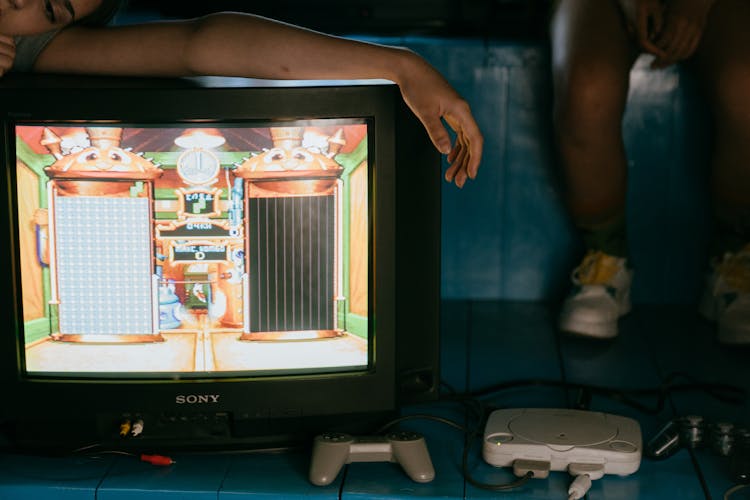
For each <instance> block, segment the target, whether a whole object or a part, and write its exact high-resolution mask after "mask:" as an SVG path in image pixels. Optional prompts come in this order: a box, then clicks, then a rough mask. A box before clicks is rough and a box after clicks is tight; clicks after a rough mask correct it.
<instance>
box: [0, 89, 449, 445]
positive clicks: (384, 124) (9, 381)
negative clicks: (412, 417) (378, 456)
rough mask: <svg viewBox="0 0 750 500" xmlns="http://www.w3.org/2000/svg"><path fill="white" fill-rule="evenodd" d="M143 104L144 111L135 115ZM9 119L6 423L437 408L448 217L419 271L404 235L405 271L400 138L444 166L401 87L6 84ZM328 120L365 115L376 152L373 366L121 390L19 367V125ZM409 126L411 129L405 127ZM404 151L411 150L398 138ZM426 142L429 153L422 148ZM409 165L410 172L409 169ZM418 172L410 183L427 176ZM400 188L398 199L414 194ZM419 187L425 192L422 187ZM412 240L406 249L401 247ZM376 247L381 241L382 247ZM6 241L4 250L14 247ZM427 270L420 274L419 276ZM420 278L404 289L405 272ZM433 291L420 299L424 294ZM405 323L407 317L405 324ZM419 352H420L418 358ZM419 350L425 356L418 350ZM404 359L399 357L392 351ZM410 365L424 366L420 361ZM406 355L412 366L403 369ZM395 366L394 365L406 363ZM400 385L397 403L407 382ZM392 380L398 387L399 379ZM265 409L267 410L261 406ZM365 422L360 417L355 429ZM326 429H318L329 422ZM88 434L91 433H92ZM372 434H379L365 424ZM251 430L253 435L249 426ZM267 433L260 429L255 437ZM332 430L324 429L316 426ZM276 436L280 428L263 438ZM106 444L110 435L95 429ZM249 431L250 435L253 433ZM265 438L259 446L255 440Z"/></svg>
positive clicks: (271, 418) (133, 385) (303, 416)
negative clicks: (433, 403) (433, 402)
mask: <svg viewBox="0 0 750 500" xmlns="http://www.w3.org/2000/svg"><path fill="white" fill-rule="evenodd" d="M136 104H137V105H136ZM0 109H1V110H2V111H1V112H0V113H1V114H0V120H1V121H2V134H3V135H2V137H3V139H2V140H3V142H4V145H3V151H4V154H3V160H4V162H5V165H6V168H5V171H4V173H3V176H2V181H0V182H2V189H3V192H5V193H6V194H7V199H6V203H4V205H3V212H2V214H1V215H0V224H2V234H3V235H4V237H5V238H4V239H5V241H6V242H7V243H6V244H5V245H2V248H1V249H0V259H1V260H2V261H4V262H9V263H10V265H9V266H8V272H6V273H4V274H3V278H2V280H3V281H2V283H3V285H4V287H5V288H6V290H9V291H10V297H11V307H5V308H3V310H4V311H5V312H4V313H3V317H4V319H5V321H4V324H6V325H10V326H11V329H12V330H13V334H12V335H5V336H4V337H3V338H2V339H1V340H0V385H2V386H3V387H4V389H5V390H4V393H5V397H4V400H5V404H4V405H3V407H4V408H5V410H0V421H3V420H5V421H6V422H10V423H11V424H13V423H19V422H30V423H32V424H33V423H40V424H43V423H45V422H47V423H51V422H53V421H55V420H58V421H59V420H65V421H73V422H80V425H81V426H83V425H89V426H90V425H94V426H96V425H100V424H98V423H96V422H94V421H95V420H101V416H102V415H105V416H107V417H111V416H112V415H121V414H124V413H126V412H130V413H136V414H137V413H138V412H142V413H144V414H148V415H151V416H154V415H159V416H163V415H164V414H167V413H170V412H184V411H186V409H185V408H184V407H181V406H179V405H177V403H176V402H175V401H176V397H177V396H178V395H184V394H186V393H189V394H196V393H210V394H221V397H220V398H219V402H218V403H213V404H210V405H205V406H206V407H200V405H196V406H199V407H194V408H191V409H190V410H189V411H191V412H193V413H198V414H201V413H209V414H211V415H215V414H220V413H223V412H229V413H230V414H231V415H232V419H233V420H234V421H240V420H242V421H246V422H249V423H251V424H257V423H259V422H261V421H262V422H276V423H279V422H281V427H282V428H283V426H284V425H286V423H289V424H292V425H296V424H299V423H300V422H301V421H304V422H305V425H303V426H307V425H308V424H309V423H310V422H313V421H318V423H317V424H314V426H322V425H327V423H332V422H334V420H332V419H331V417H334V416H342V417H343V418H342V419H341V420H340V421H341V422H348V423H352V422H354V421H357V420H361V421H363V422H364V421H367V422H370V420H371V418H370V417H373V416H375V415H390V414H392V413H393V412H394V411H396V410H397V408H398V403H399V402H400V401H401V402H403V401H404V400H406V401H407V402H408V401H409V400H412V399H414V400H422V399H433V398H434V397H435V396H436V394H437V387H438V380H437V379H438V375H437V374H438V363H439V361H438V350H437V349H438V348H437V343H438V335H439V332H438V312H439V239H438V240H437V241H434V237H435V235H436V234H437V235H439V217H436V218H435V220H427V221H424V228H426V230H428V231H429V233H424V234H429V237H430V238H433V241H427V242H424V241H423V242H422V243H427V244H430V243H432V245H430V246H431V247H432V248H429V249H427V250H426V251H425V252H424V254H425V257H424V260H423V261H422V264H421V267H420V264H417V263H415V262H414V261H413V260H411V257H413V256H415V255H419V254H420V253H419V251H418V250H414V249H413V248H412V244H413V243H414V244H416V243H418V241H412V239H413V240H418V239H419V238H420V237H421V236H420V235H421V234H422V233H420V232H419V230H417V231H407V230H405V229H402V230H401V231H400V232H399V235H398V237H399V239H400V240H404V241H400V242H399V244H402V245H403V246H405V247H406V246H407V245H408V250H407V252H406V257H405V258H404V259H403V261H402V262H401V263H400V264H399V265H398V266H397V263H396V245H397V231H396V224H397V221H396V210H397V198H398V197H399V196H397V186H396V161H397V147H399V146H398V145H397V142H398V141H397V137H396V136H397V135H403V136H404V137H405V138H408V140H413V139H414V138H416V141H417V142H416V143H414V142H412V143H411V144H407V145H402V146H400V147H401V151H402V150H404V149H405V148H406V147H408V148H410V149H414V151H415V152H412V153H410V154H409V155H407V156H408V157H409V158H412V159H416V160H419V161H422V160H425V161H427V162H429V163H430V165H429V166H430V168H431V167H432V166H436V167H438V168H439V164H440V159H439V155H438V154H437V153H436V152H435V151H434V150H433V148H432V146H431V145H430V143H429V140H428V139H426V134H424V131H423V130H422V128H421V126H420V125H419V123H418V121H417V120H416V119H415V118H414V117H413V115H410V113H409V112H408V110H406V108H405V106H404V104H403V102H402V100H401V98H400V94H399V92H398V88H397V87H396V86H395V85H394V84H392V83H391V82H386V81H346V82H338V81H332V82H329V81H305V82H297V81H281V82H279V81H265V80H249V79H243V78H231V79H227V78H211V77H204V78H181V79H141V78H108V77H67V76H65V77H64V76H46V75H31V76H26V75H16V76H12V77H7V78H4V79H3V81H2V82H0ZM321 118H365V119H368V120H370V121H371V123H372V128H371V130H369V131H368V136H369V148H370V153H371V154H370V155H369V161H370V162H371V163H372V167H371V170H370V173H371V174H372V175H371V178H370V181H369V182H370V195H371V196H372V198H371V200H370V201H371V203H370V206H371V214H370V223H371V224H372V227H371V232H370V235H371V236H370V237H371V239H372V243H371V249H374V250H373V251H374V254H373V256H374V261H372V260H371V262H370V266H371V267H370V294H369V295H370V297H369V300H370V307H371V309H370V310H371V311H374V313H373V314H371V315H370V318H371V323H373V324H374V323H377V325H376V331H375V336H374V337H373V342H372V359H373V365H372V367H371V368H370V369H368V370H366V371H359V372H354V373H348V372H343V373H332V374H312V375H294V376H269V377H265V376H264V377H259V378H254V377H247V378H245V377H242V378H231V379H224V378H206V379H195V378H188V379H182V380H140V379H139V380H112V379H97V380H93V379H90V378H86V379H83V380H81V379H76V378H75V377H70V378H63V377H61V378H49V377H34V376H27V375H25V374H24V373H22V372H21V371H20V369H19V367H21V366H22V359H21V356H22V351H23V348H24V346H23V342H22V338H23V335H22V332H21V329H22V328H23V317H22V312H21V296H20V293H19V292H20V276H19V269H18V261H19V255H18V250H17V245H16V244H15V239H14V238H16V237H17V228H16V227H15V224H16V223H17V222H16V219H15V213H16V206H15V197H16V196H15V193H14V192H13V191H14V185H15V184H14V182H15V168H14V166H15V162H16V157H15V136H14V133H13V127H14V124H15V123H19V122H21V123H25V124H28V123H29V122H40V123H43V122H55V123H60V122H66V123H68V122H74V121H75V122H78V121H80V122H81V123H84V122H89V123H92V122H93V123H95V122H100V123H128V124H149V123H154V124H168V123H175V124H179V123H183V124H188V123H189V124H198V123H201V124H204V125H206V124H210V123H217V122H218V123H226V122H232V123H240V122H242V121H267V122H279V123H281V122H284V121H286V120H307V119H321ZM407 122H409V123H408V125H407V124H406V123H407ZM402 142H404V143H405V142H406V140H402ZM420 145H421V146H420ZM401 168H404V166H403V165H402V166H401ZM420 173H425V172H420V171H417V172H416V173H413V174H410V175H412V176H414V175H420ZM433 175H434V178H433V176H430V175H428V176H426V178H425V181H424V185H423V186H421V190H423V191H424V192H425V193H427V194H426V197H425V200H426V203H424V204H423V205H424V206H421V207H420V209H421V210H424V213H426V214H430V213H432V212H433V211H434V210H435V209H436V208H437V209H439V190H440V187H439V180H435V179H439V177H440V175H439V171H437V172H434V173H433ZM406 184H410V183H406V182H404V183H403V184H402V186H401V187H400V189H401V190H402V195H401V197H403V196H407V195H406V194H403V193H404V190H406V189H413V188H414V186H411V185H409V186H407V185H406ZM418 189H419V188H418ZM407 239H409V241H405V240H407ZM375 242H377V244H375ZM8 243H9V244H8ZM416 269H420V271H416ZM404 272H405V273H406V275H405V276H403V278H405V279H407V280H419V279H420V278H422V282H423V283H410V285H409V286H405V287H402V288H401V289H400V290H399V289H397V286H396V277H397V274H398V273H404ZM425 284H426V285H427V286H429V287H430V288H429V289H428V290H424V288H423V285H425ZM418 290H423V292H421V293H420V294H419V297H418V298H417V299H416V302H415V304H416V307H418V308H419V311H418V312H419V314H422V316H423V318H422V319H421V320H415V319H413V318H411V316H412V313H411V312H410V311H409V312H407V311H406V309H405V306H402V307H401V309H399V310H397V306H396V303H397V301H399V302H403V300H404V299H405V300H409V298H408V297H406V296H405V295H406V294H412V293H413V292H414V291H418ZM407 317H410V318H411V319H407ZM397 321H403V322H404V328H403V330H402V332H401V333H400V334H399V335H402V336H407V335H410V334H409V332H408V331H405V330H406V329H407V325H406V323H409V325H408V329H409V330H412V327H413V326H414V325H421V326H422V327H423V328H420V329H419V331H416V332H415V333H414V334H413V336H412V337H409V338H408V339H406V338H404V341H403V342H402V345H400V346H397V336H396V335H397ZM420 346H421V347H420ZM422 347H423V348H422ZM397 351H399V352H397ZM412 355H413V357H414V358H415V359H411V358H412ZM407 357H409V358H410V359H406V358H407ZM397 358H398V359H397ZM401 374H403V376H404V378H405V380H406V381H405V382H404V385H405V386H406V388H405V389H404V391H405V395H404V394H402V392H401V389H400V388H399V387H397V386H400V384H401V383H402V382H401V380H400V376H401ZM397 378H398V379H399V380H397ZM256 401H259V403H258V402H256ZM358 417H359V418H358ZM320 419H322V420H320ZM84 423H85V424H84ZM366 425H371V424H370V423H368V424H366ZM252 426H253V425H250V427H252ZM260 428H262V426H260ZM320 430H323V429H320ZM268 432H269V433H273V432H277V431H268ZM98 434H99V437H100V438H101V432H98ZM251 434H253V433H251ZM263 437H267V436H263V435H258V436H252V437H251V440H254V439H256V438H263Z"/></svg>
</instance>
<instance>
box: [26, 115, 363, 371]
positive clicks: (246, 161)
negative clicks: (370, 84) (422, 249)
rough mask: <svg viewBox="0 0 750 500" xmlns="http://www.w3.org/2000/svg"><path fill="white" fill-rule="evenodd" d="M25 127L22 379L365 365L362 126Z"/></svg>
mask: <svg viewBox="0 0 750 500" xmlns="http://www.w3.org/2000/svg"><path fill="white" fill-rule="evenodd" d="M15 130H16V183H15V185H16V189H17V193H16V198H17V200H18V242H19V253H20V276H21V291H22V304H23V321H24V323H23V335H24V337H25V338H24V339H23V343H24V346H25V347H24V353H25V355H24V358H25V369H26V372H27V373H29V374H34V375H40V376H65V377H82V378H118V377H119V378H157V379H159V378H175V377H177V378H181V377H201V376H204V377H205V376H207V375H210V376H212V377H213V376H255V375H257V376H263V375H279V374H281V375H286V374H295V373H334V372H342V371H357V370H363V369H366V368H367V367H368V366H369V365H370V364H371V362H372V360H371V354H370V353H371V351H372V345H371V344H372V339H371V337H372V333H371V331H370V330H371V328H372V324H371V323H372V322H371V321H370V320H369V319H368V307H369V300H370V297H369V295H370V294H369V282H368V279H369V278H368V277H369V271H370V265H371V263H370V254H369V249H370V245H371V242H370V230H371V226H372V221H371V220H370V201H369V191H370V187H369V185H370V182H369V180H368V179H369V178H371V176H372V173H371V172H370V171H369V169H370V168H371V165H370V163H369V162H368V146H367V139H368V138H367V134H368V121H367V120H366V119H318V120H312V121H304V122H303V121H294V122H273V123H270V122H267V123H260V122H258V123H255V122H253V123H243V124H241V125H237V124H215V123H211V124H196V123H191V124H187V125H186V124H169V125H165V126H152V125H150V124H149V125H143V124H140V125H139V124H136V125H122V124H106V123H81V122H70V123H62V122H55V123H22V124H21V123H19V124H17V125H16V127H15Z"/></svg>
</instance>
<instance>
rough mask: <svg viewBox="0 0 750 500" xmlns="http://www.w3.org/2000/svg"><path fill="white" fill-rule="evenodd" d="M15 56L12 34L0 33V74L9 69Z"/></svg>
mask: <svg viewBox="0 0 750 500" xmlns="http://www.w3.org/2000/svg"><path fill="white" fill-rule="evenodd" d="M15 58H16V44H15V42H14V41H13V37H12V36H7V35H0V76H3V75H4V74H5V73H7V72H8V71H10V69H11V68H12V67H13V60H14V59H15Z"/></svg>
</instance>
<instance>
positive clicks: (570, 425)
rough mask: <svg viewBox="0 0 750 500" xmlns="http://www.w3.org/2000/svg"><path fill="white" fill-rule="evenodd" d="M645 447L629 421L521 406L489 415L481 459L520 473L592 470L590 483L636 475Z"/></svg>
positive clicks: (634, 423) (627, 419)
mask: <svg viewBox="0 0 750 500" xmlns="http://www.w3.org/2000/svg"><path fill="white" fill-rule="evenodd" d="M642 447H643V446H642V438H641V428H640V425H638V422H636V421H635V420H633V419H630V418H627V417H621V416H618V415H611V414H608V413H600V412H594V411H585V410H568V409H556V408H520V409H505V410H496V411H494V412H492V413H491V414H490V417H489V419H488V420H487V425H486V427H485V432H484V444H483V449H482V455H483V457H484V460H485V461H486V462H487V463H488V464H490V465H493V466H495V467H513V469H514V473H515V474H516V475H522V474H523V473H524V472H525V471H527V470H529V467H524V466H523V464H543V466H544V467H543V468H545V469H547V470H552V471H568V472H570V473H573V474H576V475H577V474H582V473H589V472H588V471H590V473H591V474H595V475H596V477H592V478H591V479H597V478H598V477H601V475H603V474H616V475H619V476H626V475H628V474H632V473H634V472H635V471H637V470H638V467H639V466H640V463H641V453H642ZM519 464H522V465H521V466H519ZM531 470H534V468H533V467H532V468H531ZM537 472H538V470H537ZM545 475H546V474H542V475H539V474H535V477H544V476H545Z"/></svg>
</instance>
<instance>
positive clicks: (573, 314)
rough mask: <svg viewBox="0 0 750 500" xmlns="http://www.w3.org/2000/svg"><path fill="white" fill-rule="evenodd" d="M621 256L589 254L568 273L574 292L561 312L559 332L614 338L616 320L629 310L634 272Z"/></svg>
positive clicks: (615, 334)
mask: <svg viewBox="0 0 750 500" xmlns="http://www.w3.org/2000/svg"><path fill="white" fill-rule="evenodd" d="M626 264H627V261H626V259H625V258H623V257H614V256H612V255H607V254H605V253H603V252H594V251H589V252H588V253H587V254H586V256H585V257H584V258H583V262H582V263H581V265H580V266H578V267H577V268H575V269H574V270H573V272H572V274H571V280H572V281H573V285H574V286H573V290H572V291H571V293H570V295H568V297H567V298H566V299H565V302H564V303H563V306H562V311H561V312H560V322H559V326H560V329H561V330H562V331H564V332H568V333H572V334H575V335H582V336H585V337H593V338H599V339H610V338H613V337H616V336H617V320H618V319H619V318H620V316H622V315H624V314H627V313H628V312H629V311H630V283H631V282H632V280H633V272H632V271H631V270H629V269H628V268H627V265H626Z"/></svg>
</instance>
